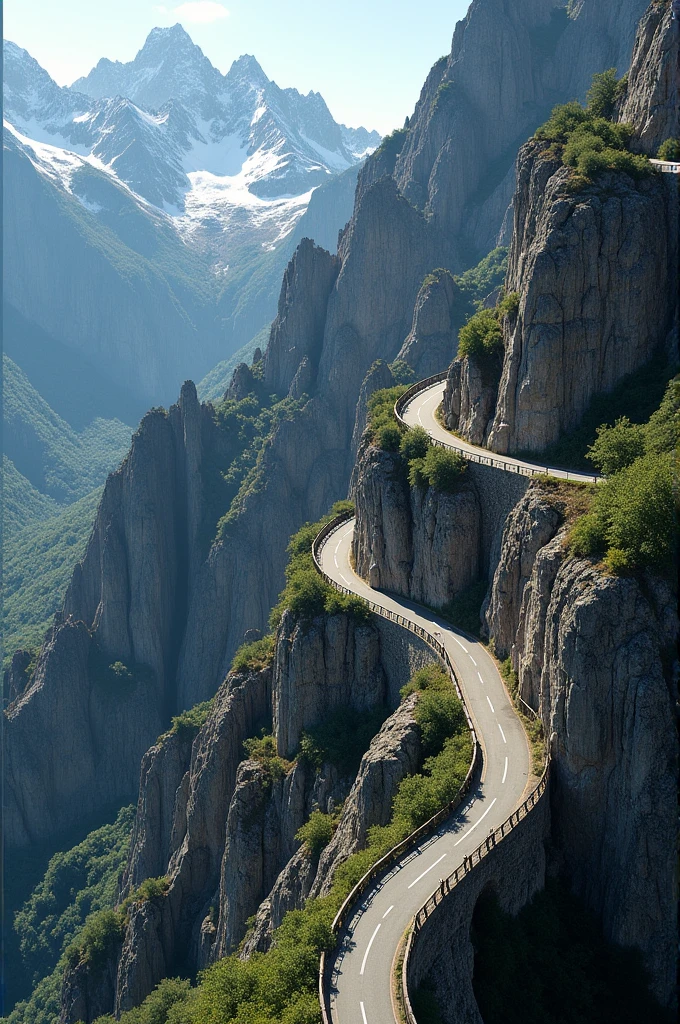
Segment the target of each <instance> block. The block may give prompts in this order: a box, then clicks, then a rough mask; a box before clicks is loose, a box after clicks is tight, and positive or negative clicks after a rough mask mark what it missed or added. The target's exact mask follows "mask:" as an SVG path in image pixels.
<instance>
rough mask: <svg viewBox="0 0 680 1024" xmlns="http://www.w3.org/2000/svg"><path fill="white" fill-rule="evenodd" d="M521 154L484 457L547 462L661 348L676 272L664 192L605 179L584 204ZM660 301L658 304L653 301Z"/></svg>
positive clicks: (537, 147)
mask: <svg viewBox="0 0 680 1024" xmlns="http://www.w3.org/2000/svg"><path fill="white" fill-rule="evenodd" d="M544 149H545V144H536V143H533V142H530V143H528V144H527V145H526V146H524V147H523V149H522V151H521V154H520V158H519V162H518V186H517V194H516V196H515V230H514V235H513V241H512V246H511V249H510V259H509V266H508V276H507V280H506V287H507V289H508V291H510V292H513V291H516V292H518V293H519V296H520V300H519V312H518V315H517V318H516V320H515V321H514V323H512V324H508V322H507V321H506V322H505V325H504V333H505V345H506V347H505V360H504V365H503V374H502V377H501V382H500V386H499V391H498V402H497V405H496V410H495V415H494V419H493V425H492V427H491V430H490V432H489V436H488V446H489V447H490V448H491V449H492V450H494V451H498V452H501V453H507V452H514V451H522V450H524V451H526V450H527V449H528V450H530V451H537V452H540V451H542V450H543V449H544V448H545V447H546V446H547V445H549V444H550V443H551V442H552V441H555V440H556V439H557V438H558V437H559V435H560V434H561V433H563V432H564V431H568V430H570V429H572V428H574V427H575V426H576V425H577V424H578V423H579V421H580V419H581V417H582V415H583V413H584V412H585V410H586V408H587V407H588V404H589V402H590V400H591V398H592V397H593V396H594V395H596V394H598V393H599V392H603V391H605V392H606V391H610V390H611V389H612V388H613V387H614V385H615V384H616V383H617V382H618V381H619V380H620V379H621V378H622V377H623V376H625V375H626V374H628V373H631V372H632V371H633V370H635V369H637V368H638V367H640V366H642V365H643V364H644V363H645V362H646V361H647V360H648V359H649V358H650V357H651V355H652V354H653V352H654V350H655V349H656V347H657V346H658V345H660V344H661V343H662V342H663V340H664V339H665V337H666V333H667V331H668V329H669V327H670V323H671V319H672V313H673V308H672V307H673V303H674V301H675V300H674V298H673V297H672V296H673V295H674V288H673V287H672V285H671V279H670V277H669V274H673V273H674V269H673V268H674V267H675V266H676V255H675V250H676V247H677V241H676V240H675V232H670V231H669V227H668V225H669V213H670V208H669V202H670V190H667V189H666V187H665V185H664V182H663V181H661V180H660V178H659V177H656V176H653V177H652V178H651V179H644V180H642V181H640V182H638V183H637V184H635V183H634V182H633V181H632V180H631V179H630V178H628V176H627V175H625V174H617V175H614V174H608V175H602V176H601V177H600V178H599V179H598V182H597V183H596V184H595V185H593V186H592V187H590V188H588V189H586V190H585V191H584V192H581V193H578V194H570V193H569V192H568V190H567V189H566V188H565V186H566V182H567V177H568V171H567V169H566V168H564V167H561V166H558V165H557V163H556V162H554V161H551V160H549V159H547V158H546V156H545V155H544ZM659 296H661V297H662V300H661V301H659Z"/></svg>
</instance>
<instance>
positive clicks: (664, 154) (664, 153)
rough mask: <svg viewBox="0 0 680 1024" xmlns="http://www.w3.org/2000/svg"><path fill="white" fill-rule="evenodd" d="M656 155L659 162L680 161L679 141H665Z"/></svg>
mask: <svg viewBox="0 0 680 1024" xmlns="http://www.w3.org/2000/svg"><path fill="white" fill-rule="evenodd" d="M656 155H657V157H658V158H659V160H671V161H676V160H680V139H665V140H664V141H663V142H662V143H661V145H660V146H659V152H658V153H657V154H656Z"/></svg>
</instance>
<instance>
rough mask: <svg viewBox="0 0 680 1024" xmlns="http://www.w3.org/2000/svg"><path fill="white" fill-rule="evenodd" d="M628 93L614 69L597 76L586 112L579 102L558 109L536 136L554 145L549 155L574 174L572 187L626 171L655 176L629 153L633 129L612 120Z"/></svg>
mask: <svg viewBox="0 0 680 1024" xmlns="http://www.w3.org/2000/svg"><path fill="white" fill-rule="evenodd" d="M624 89H625V86H624V84H623V82H617V81H616V75H615V72H614V69H613V68H610V69H609V71H605V72H603V73H602V74H600V75H595V76H594V77H593V84H592V86H591V89H590V91H589V93H588V104H587V106H586V107H585V108H584V107H582V106H581V105H580V103H578V102H576V100H573V101H572V102H570V103H564V104H562V105H561V106H558V107H555V109H554V110H553V112H552V114H551V115H550V118H549V119H548V121H546V123H545V124H544V125H542V126H541V127H540V128H539V129H538V131H537V132H536V135H535V138H537V139H541V140H543V141H546V142H550V143H551V144H552V145H551V147H550V150H549V153H550V154H551V155H553V156H556V157H558V156H559V157H561V158H562V162H563V164H564V165H565V166H566V167H570V168H572V170H573V171H574V174H573V176H572V187H575V188H580V187H581V186H583V185H587V184H589V183H590V182H592V181H593V180H594V179H595V178H596V177H597V176H598V175H599V174H601V173H603V172H604V171H623V172H625V173H626V174H629V175H630V176H631V177H632V178H634V179H636V180H637V179H639V178H642V177H644V176H645V175H647V174H649V173H650V172H651V164H650V163H649V160H648V159H647V157H646V156H641V155H640V154H636V153H630V152H629V151H628V148H627V147H628V143H629V140H630V137H631V134H632V127H631V125H627V124H617V123H614V122H612V121H611V120H610V117H611V116H612V115H613V113H614V109H615V103H616V99H617V97H618V96H619V95H621V93H622V91H623V90H624Z"/></svg>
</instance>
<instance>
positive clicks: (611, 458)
mask: <svg viewBox="0 0 680 1024" xmlns="http://www.w3.org/2000/svg"><path fill="white" fill-rule="evenodd" d="M644 451H645V428H644V426H643V425H642V424H641V423H631V422H630V420H629V419H628V417H627V416H621V417H619V419H617V420H616V422H615V423H614V426H613V427H610V426H607V424H602V426H600V427H598V428H597V439H596V441H595V443H594V444H592V445H591V446H590V448H589V449H588V458H589V459H590V461H591V462H592V463H593V464H594V465H595V466H597V468H598V469H599V470H600V472H601V473H603V474H604V475H605V476H611V475H612V473H618V472H619V471H620V470H622V469H625V467H626V466H630V464H631V462H635V460H636V459H638V458H640V456H641V455H644Z"/></svg>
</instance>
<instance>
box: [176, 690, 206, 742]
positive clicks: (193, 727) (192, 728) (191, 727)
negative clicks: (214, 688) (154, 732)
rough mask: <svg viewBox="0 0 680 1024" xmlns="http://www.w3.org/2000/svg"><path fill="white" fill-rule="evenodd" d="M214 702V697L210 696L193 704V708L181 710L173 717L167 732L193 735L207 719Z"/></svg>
mask: <svg viewBox="0 0 680 1024" xmlns="http://www.w3.org/2000/svg"><path fill="white" fill-rule="evenodd" d="M214 703H215V699H214V697H211V698H210V700H205V701H203V702H202V703H201V704H194V706H193V708H189V709H188V710H187V711H181V712H180V713H179V715H175V716H174V717H173V719H172V724H171V726H170V729H169V732H170V733H174V734H176V735H179V736H184V737H189V736H195V735H196V733H197V732H198V731H199V729H200V728H201V727H202V726H203V724H204V723H205V722H206V721H207V719H208V715H209V714H210V712H211V711H212V709H213V705H214Z"/></svg>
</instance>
